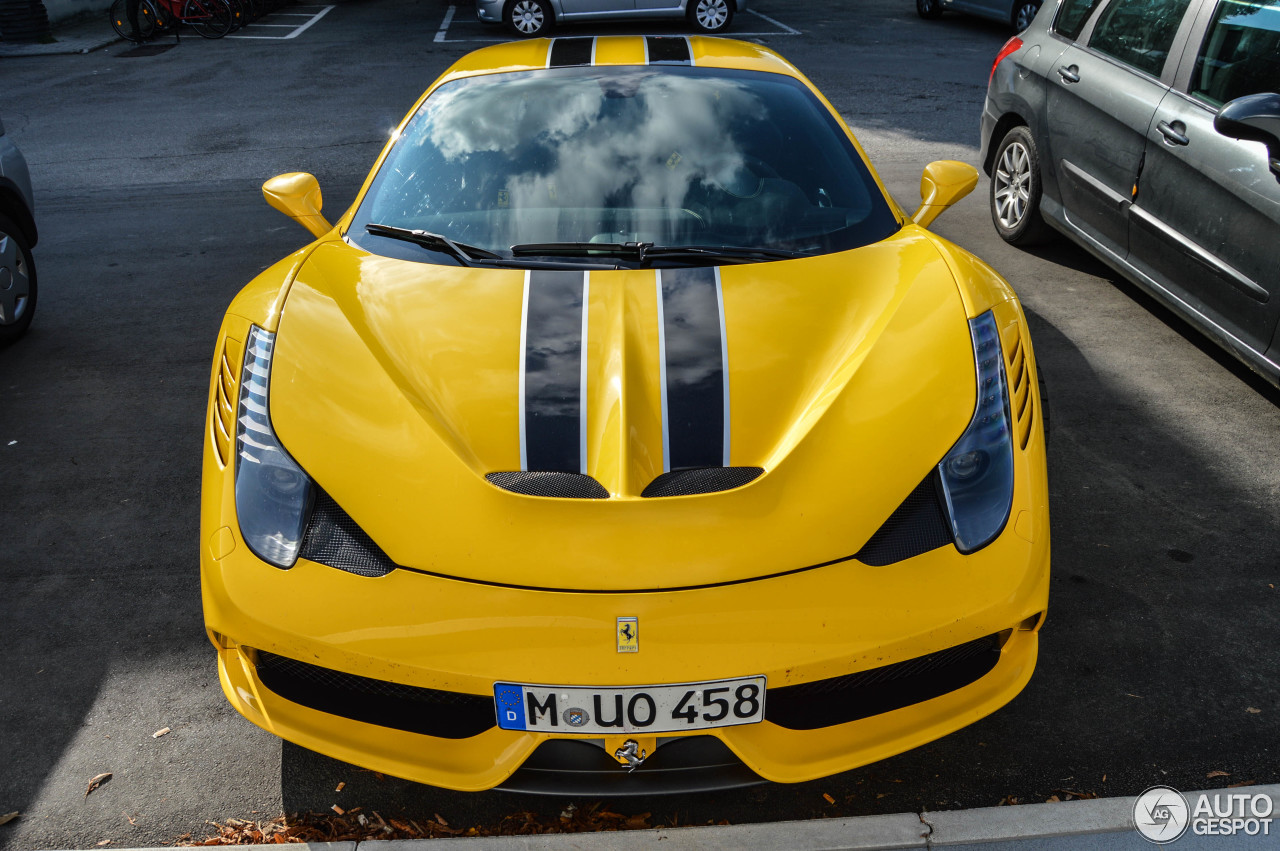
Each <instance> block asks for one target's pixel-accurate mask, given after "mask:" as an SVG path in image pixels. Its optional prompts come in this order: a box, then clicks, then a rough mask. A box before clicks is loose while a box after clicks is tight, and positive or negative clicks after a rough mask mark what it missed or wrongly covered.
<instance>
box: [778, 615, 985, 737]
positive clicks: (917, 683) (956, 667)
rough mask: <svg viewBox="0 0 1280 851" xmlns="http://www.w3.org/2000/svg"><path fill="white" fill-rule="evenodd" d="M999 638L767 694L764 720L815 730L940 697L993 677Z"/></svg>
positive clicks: (789, 727)
mask: <svg viewBox="0 0 1280 851" xmlns="http://www.w3.org/2000/svg"><path fill="white" fill-rule="evenodd" d="M1002 638H1003V636H1002V635H1001V634H995V635H988V636H985V637H983V638H979V639H976V640H974V641H970V642H967V643H965V644H959V645H956V646H955V647H949V648H947V649H946V650H939V651H938V652H937V653H930V654H929V655H928V656H919V657H917V658H915V659H908V660H906V661H905V662H895V663H894V664H892V665H885V666H883V667H880V668H871V669H870V670H867V671H859V672H858V673H856V674H848V675H846V676H843V677H832V678H831V679H827V680H816V681H814V682H811V683H803V684H801V685H797V686H783V687H782V688H771V689H769V692H768V698H767V700H766V703H765V716H764V717H765V720H767V721H770V722H772V723H774V724H777V725H778V726H779V727H786V728H787V729H788V730H817V729H819V728H821V727H833V726H835V725H836V724H847V723H849V722H850V721H857V720H860V719H862V718H870V717H871V716H872V715H879V714H881V713H883V712H892V711H893V710H895V709H901V708H903V707H904V706H911V705H912V704H916V703H921V702H923V701H926V700H931V699H933V698H935V697H940V696H942V695H944V694H947V693H948V692H952V691H955V690H956V689H959V688H963V687H964V686H967V685H969V684H971V683H974V682H977V681H978V680H979V679H981V678H982V677H984V676H985V675H986V674H987V673H988V672H989V671H991V669H992V668H994V667H995V666H996V663H997V662H999V661H1000V648H1001V646H1003V641H1002Z"/></svg>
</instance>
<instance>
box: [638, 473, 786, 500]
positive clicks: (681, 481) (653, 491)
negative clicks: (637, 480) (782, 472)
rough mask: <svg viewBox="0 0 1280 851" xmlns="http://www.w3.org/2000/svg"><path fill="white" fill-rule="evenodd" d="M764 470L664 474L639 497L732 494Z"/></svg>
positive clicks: (651, 483)
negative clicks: (730, 491)
mask: <svg viewBox="0 0 1280 851" xmlns="http://www.w3.org/2000/svg"><path fill="white" fill-rule="evenodd" d="M763 472H764V468H762V467H697V468H695V469H692V470H672V471H671V472H670V473H663V474H662V475H661V476H658V478H656V479H654V480H653V481H652V482H649V484H648V485H647V486H646V487H645V489H644V490H643V491H642V492H641V493H640V495H641V496H644V497H659V496H693V495H695V494H700V493H718V492H720V491H727V490H733V489H734V488H740V487H742V486H743V485H745V484H749V483H750V482H753V481H755V480H756V479H757V478H759V477H760V474H761V473H763Z"/></svg>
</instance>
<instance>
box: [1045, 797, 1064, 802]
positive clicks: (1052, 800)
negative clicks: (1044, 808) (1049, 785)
mask: <svg viewBox="0 0 1280 851" xmlns="http://www.w3.org/2000/svg"><path fill="white" fill-rule="evenodd" d="M1061 801H1062V799H1061V798H1059V797H1058V796H1057V795H1050V796H1049V797H1048V798H1047V799H1045V803H1046V804H1057V803H1059V802H1061Z"/></svg>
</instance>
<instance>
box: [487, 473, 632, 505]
mask: <svg viewBox="0 0 1280 851" xmlns="http://www.w3.org/2000/svg"><path fill="white" fill-rule="evenodd" d="M485 478H486V479H488V480H489V484H491V485H496V486H497V487H500V488H502V489H503V490H508V491H511V492H512V493H519V494H524V495H525V496H548V497H553V498H555V499H608V498H609V492H608V491H607V490H605V489H604V485H602V484H600V483H599V482H597V481H596V480H595V479H593V478H591V477H590V476H584V475H582V474H581V473H535V472H530V471H527V470H513V471H511V472H509V473H487V474H486V475H485Z"/></svg>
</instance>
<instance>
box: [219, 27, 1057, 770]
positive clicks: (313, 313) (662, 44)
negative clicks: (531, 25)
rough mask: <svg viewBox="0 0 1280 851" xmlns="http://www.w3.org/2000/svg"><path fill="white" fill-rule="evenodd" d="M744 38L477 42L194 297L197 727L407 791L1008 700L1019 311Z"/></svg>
mask: <svg viewBox="0 0 1280 851" xmlns="http://www.w3.org/2000/svg"><path fill="white" fill-rule="evenodd" d="M976 181H977V173H976V171H975V170H974V169H973V168H971V167H970V166H967V165H964V164H962V163H956V162H937V163H933V164H931V165H930V166H929V167H928V168H926V169H925V172H924V176H923V179H922V181H921V196H922V197H921V205H920V208H919V209H918V210H917V211H915V213H914V214H907V213H906V212H904V211H903V210H902V209H901V208H900V207H899V206H898V205H897V204H895V203H894V201H893V200H892V199H891V198H890V197H889V195H888V194H887V193H886V191H885V188H884V186H883V184H882V183H881V181H880V179H879V177H877V175H876V173H875V172H874V171H873V170H872V168H871V166H870V164H869V163H868V162H867V159H866V156H865V155H864V153H863V152H862V149H861V148H860V147H859V146H858V143H857V141H856V140H855V139H854V138H853V136H852V134H851V133H850V132H849V130H848V128H847V127H846V126H845V125H844V123H843V122H842V121H841V119H840V118H839V117H838V115H837V114H836V112H835V111H834V109H833V108H832V106H831V105H830V104H829V103H828V102H827V101H826V100H825V99H824V98H823V97H822V95H821V94H819V93H818V91H817V90H816V89H815V88H814V87H813V85H812V84H811V83H810V82H809V81H808V80H806V79H805V78H804V76H803V75H801V74H800V72H799V71H797V70H796V68H795V67H793V66H792V65H791V64H789V63H788V62H787V61H786V60H784V59H783V58H781V57H780V56H778V55H777V54H776V53H774V52H772V51H770V50H768V49H766V48H763V47H760V46H758V45H754V44H746V43H742V42H737V41H727V40H720V39H715V38H709V37H694V38H673V37H662V38H654V37H650V38H641V37H601V38H558V39H552V40H537V41H525V42H521V43H518V44H508V45H501V46H496V47H490V48H486V49H484V50H480V51H477V52H475V53H472V54H470V55H469V56H467V57H465V58H463V59H462V60H460V61H459V62H458V63H457V64H456V65H454V66H453V67H452V68H450V69H449V70H448V71H447V72H446V73H445V74H444V76H442V77H441V78H440V79H439V80H438V81H437V82H436V83H435V84H434V85H432V87H431V88H430V89H429V90H428V91H427V93H426V94H425V95H424V96H423V98H422V100H421V101H419V102H418V104H417V105H415V106H414V108H413V109H412V111H411V112H410V113H409V115H408V117H407V118H405V120H404V122H403V123H402V124H401V125H400V127H399V128H398V129H397V130H396V131H395V133H394V134H393V136H392V138H391V140H390V142H388V144H387V146H386V148H385V149H384V150H383V152H382V154H381V156H380V157H379V158H378V160H377V162H376V164H375V165H374V168H373V171H372V172H371V173H370V175H369V178H368V180H367V181H366V182H365V184H364V187H363V188H362V189H361V191H360V193H359V195H358V197H357V199H356V201H355V203H354V204H353V206H352V207H351V208H350V209H349V210H348V211H347V212H345V213H344V214H343V215H342V216H341V217H340V218H339V219H337V221H336V222H334V223H332V224H331V223H330V222H329V221H327V220H326V219H325V218H324V216H323V214H322V212H321V196H320V190H319V187H318V185H317V184H316V181H315V178H313V177H311V176H310V175H307V174H298V173H295V174H289V175H282V176H280V177H277V178H273V179H272V180H270V181H268V182H267V184H266V185H265V186H264V192H265V194H266V196H267V198H268V200H269V201H270V203H271V204H272V205H274V206H276V207H278V208H280V209H281V210H283V211H284V212H286V213H288V214H289V215H290V216H292V217H293V218H295V219H296V220H297V221H298V222H300V223H302V224H303V225H304V226H305V227H306V228H307V229H308V230H309V231H310V232H311V233H312V234H314V236H315V241H314V242H312V243H311V244H309V245H307V246H306V247H305V248H303V249H301V250H300V251H298V252H296V253H295V254H293V255H291V256H289V257H287V258H285V259H284V260H282V261H281V262H279V263H278V264H276V265H274V266H272V267H271V268H269V269H267V270H266V271H265V272H263V273H262V274H261V275H260V276H258V277H257V278H256V279H255V280H254V281H253V282H252V283H250V284H249V286H247V287H246V288H245V289H244V290H243V291H242V292H241V293H240V294H239V295H238V296H237V297H236V299H235V300H234V301H233V302H232V304H231V307H230V309H229V310H228V311H227V314H226V318H225V321H224V322H223V325H222V329H221V331H220V332H219V335H218V341H217V348H216V355H215V358H214V363H213V374H212V377H211V383H210V391H209V417H208V422H207V424H206V432H207V433H206V437H205V448H204V470H203V476H204V481H203V500H202V513H201V520H202V524H201V536H202V538H201V568H202V579H203V593H204V612H205V621H206V624H207V628H208V634H209V637H210V639H211V640H212V641H213V643H214V645H215V646H216V647H217V651H218V672H219V676H220V678H221V681H222V687H223V690H224V691H225V693H226V696H227V699H228V700H230V701H231V703H232V704H233V705H234V706H235V707H236V709H238V710H239V711H240V712H241V713H243V714H244V715H245V717H247V718H249V719H250V720H251V721H253V722H254V723H256V724H258V725H260V726H261V727H263V728H265V729H267V730H269V731H271V732H273V733H275V734H276V735H279V736H281V737H283V738H285V739H288V740H290V741H292V742H296V743H298V744H300V745H302V746H304V747H307V748H311V749H313V750H316V751H319V752H321V753H324V754H328V755H330V756H333V757H336V758H338V759H342V760H346V761H348V762H351V763H355V764H358V765H361V766H366V767H368V768H373V769H376V770H378V771H383V772H386V773H389V774H392V775H396V776H399V777H403V778H408V779H411V780H415V781H420V782H422V783H428V784H432V785H435V786H442V787H448V788H452V789H462V790H481V789H489V788H492V787H496V786H501V787H503V788H506V789H518V790H525V791H535V792H537V791H541V792H557V793H567V792H575V791H591V792H595V793H618V794H626V793H632V792H658V791H664V792H675V791H685V790H690V789H707V788H717V787H721V788H722V787H730V786H735V785H743V784H747V783H754V782H759V781H761V780H770V781H778V782H795V781H802V780H809V779H812V778H816V777H821V776H824V775H829V774H833V773H835V772H839V771H845V770H847V769H851V768H855V767H857V766H860V765H864V764H866V763H868V762H872V761H874V760H879V759H882V758H884V757H887V756H890V755H892V754H896V753H899V752H901V751H904V750H906V749H908V748H912V747H915V746H917V745H920V744H923V743H925V742H928V741H930V740H932V739H936V738H938V737H939V736H942V735H945V734H946V733H949V732H951V731H953V730H956V729H957V728H960V727H962V726H964V725H966V724H969V723H971V722H973V721H975V720H976V719H978V718H981V717H982V716H984V715H986V714H988V713H990V712H992V711H994V710H995V709H997V708H998V707H1000V706H1002V705H1003V704H1005V703H1006V702H1008V701H1009V700H1011V699H1012V698H1013V696H1014V695H1016V694H1017V693H1018V691H1019V690H1020V689H1021V688H1022V687H1023V686H1024V685H1025V684H1026V682H1027V680H1028V679H1029V678H1030V676H1031V672H1032V668H1033V667H1034V665H1035V660H1036V649H1037V639H1038V634H1037V631H1038V630H1039V628H1040V625H1041V622H1042V621H1043V619H1044V615H1045V606H1046V602H1047V597H1048V588H1049V585H1048V572H1049V514H1048V496H1047V489H1046V479H1045V448H1044V436H1043V428H1042V416H1043V413H1042V409H1041V405H1040V397H1039V392H1038V388H1037V381H1036V365H1035V358H1034V355H1033V352H1032V347H1031V340H1030V338H1029V336H1028V333H1027V323H1026V319H1025V317H1024V315H1023V312H1022V309H1021V307H1020V305H1019V303H1018V300H1017V297H1016V296H1015V295H1014V293H1013V291H1012V290H1011V289H1010V288H1009V286H1008V284H1006V283H1005V281H1004V280H1003V279H1001V278H1000V276H999V275H997V274H996V273H995V272H994V271H992V270H991V269H990V268H989V267H988V266H986V265H985V264H983V263H982V262H981V261H980V260H978V259H976V258H975V257H973V256H972V255H970V254H968V253H967V252H965V251H963V250H961V249H959V248H957V247H956V246H954V245H951V244H950V243H948V242H946V241H945V240H942V239H940V238H938V237H936V236H934V235H932V234H931V233H929V232H928V231H927V230H926V229H925V228H926V226H927V225H928V224H929V223H930V222H931V221H932V220H933V219H934V218H935V217H936V216H937V215H938V213H940V212H941V211H942V210H944V209H945V208H946V207H948V206H949V205H950V204H952V203H954V202H955V201H956V200H958V199H959V198H961V197H963V196H964V195H965V194H966V193H968V192H969V191H970V190H971V189H972V188H973V186H974V185H975V183H976Z"/></svg>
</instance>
